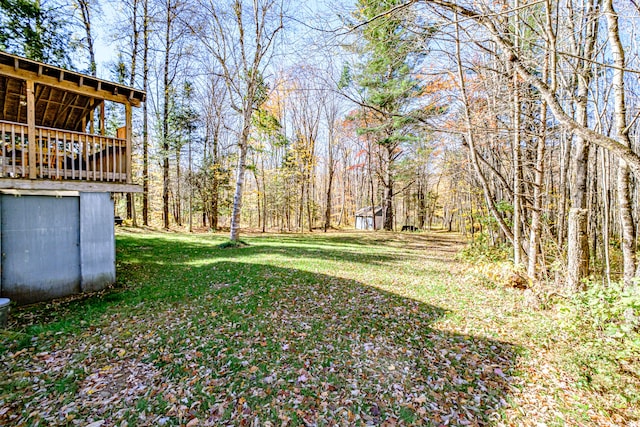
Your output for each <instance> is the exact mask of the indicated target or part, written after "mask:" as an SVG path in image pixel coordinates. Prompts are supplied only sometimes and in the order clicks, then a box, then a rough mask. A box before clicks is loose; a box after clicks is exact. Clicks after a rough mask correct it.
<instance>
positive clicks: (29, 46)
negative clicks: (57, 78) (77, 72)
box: [0, 0, 72, 67]
mask: <svg viewBox="0 0 640 427" xmlns="http://www.w3.org/2000/svg"><path fill="white" fill-rule="evenodd" d="M58 6H59V5H58V4H56V3H55V2H53V1H51V0H49V1H47V0H44V1H41V0H0V12H2V13H0V49H1V50H4V51H6V52H10V53H13V54H16V55H20V56H24V57H26V58H29V59H33V60H35V61H40V62H46V63H48V64H52V65H58V66H60V67H72V64H71V60H70V55H69V54H70V52H71V47H70V44H69V40H71V37H70V31H69V28H68V22H67V20H66V19H65V18H64V17H63V16H62V14H60V13H59V7H58Z"/></svg>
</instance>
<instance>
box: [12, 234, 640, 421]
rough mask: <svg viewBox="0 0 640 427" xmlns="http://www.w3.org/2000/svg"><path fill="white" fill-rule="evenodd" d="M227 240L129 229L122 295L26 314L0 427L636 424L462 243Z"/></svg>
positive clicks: (545, 321)
mask: <svg viewBox="0 0 640 427" xmlns="http://www.w3.org/2000/svg"><path fill="white" fill-rule="evenodd" d="M225 238H226V236H222V235H191V236H190V235H184V234H175V233H159V232H158V233H152V232H142V231H139V230H133V229H132V230H127V229H124V230H121V231H120V232H119V234H118V236H117V271H118V282H117V284H116V286H115V287H114V288H113V289H111V290H109V291H106V292H103V293H100V294H98V295H94V296H91V297H88V298H87V297H84V298H77V299H75V300H73V299H71V300H65V301H58V302H53V303H48V304H40V305H35V306H30V307H22V308H17V309H14V310H13V311H12V313H11V323H10V331H5V332H4V333H3V334H2V335H1V336H0V366H2V371H1V372H2V377H0V425H42V426H49V425H81V426H86V425H91V426H92V427H95V426H125V425H129V426H135V425H149V426H157V425H167V426H170V425H188V426H196V425H200V426H204V425H211V426H213V425H234V426H235V425H247V426H258V425H260V426H281V425H289V426H298V425H319V426H322V425H386V426H394V425H434V426H436V425H540V424H537V423H546V425H592V426H601V425H621V426H622V425H627V426H629V425H634V424H633V423H634V422H636V421H634V419H635V420H637V416H638V409H637V408H636V407H634V405H635V404H637V402H638V401H637V400H634V398H633V396H631V397H629V396H609V395H608V394H607V390H596V389H594V387H592V386H590V385H589V384H585V383H584V382H581V381H580V378H581V377H580V373H579V372H577V373H576V372H574V371H573V368H572V366H574V365H572V364H571V362H570V360H572V357H571V351H572V350H571V347H572V343H574V342H576V340H578V338H575V337H573V336H571V332H570V330H569V329H567V330H565V329H563V328H562V327H559V326H558V325H559V324H560V323H559V321H558V316H561V315H562V313H561V312H558V311H554V310H546V311H532V310H529V309H527V308H526V307H525V306H524V304H523V296H522V291H519V290H516V289H510V288H503V287H495V286H487V285H486V284H482V283H478V281H473V280H467V278H468V274H467V270H466V266H465V265H464V264H463V263H461V262H460V261H458V260H457V259H456V258H455V254H456V253H457V252H458V251H459V250H460V249H461V247H462V243H461V240H460V237H459V236H457V235H454V234H446V233H429V234H422V233H420V234H418V233H402V234H401V233H395V234H393V233H376V234H373V233H355V232H353V233H329V234H322V233H314V234H306V235H265V236H248V237H246V238H244V240H245V241H246V242H247V243H248V244H249V245H248V246H246V247H241V248H227V249H220V248H219V247H218V246H219V245H220V244H221V243H222V242H224V240H225ZM636 391H637V389H636ZM633 392H634V391H633V390H631V391H629V393H630V394H632V393H633ZM636 399H637V396H636ZM635 425H638V424H635Z"/></svg>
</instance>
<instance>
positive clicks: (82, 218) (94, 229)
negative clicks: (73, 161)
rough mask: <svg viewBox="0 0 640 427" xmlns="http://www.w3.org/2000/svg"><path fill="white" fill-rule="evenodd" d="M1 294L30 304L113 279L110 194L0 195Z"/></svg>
mask: <svg viewBox="0 0 640 427" xmlns="http://www.w3.org/2000/svg"><path fill="white" fill-rule="evenodd" d="M0 247H1V250H2V256H1V258H0V262H1V264H0V268H1V278H0V295H1V296H3V297H7V298H10V299H12V300H15V301H17V302H18V303H23V304H24V303H32V302H37V301H45V300H48V299H52V298H58V297H62V296H66V295H71V294H75V293H79V292H82V291H95V290H98V289H102V288H104V287H105V286H107V285H109V284H110V283H113V282H114V280H115V243H114V230H113V202H112V201H111V198H110V195H109V193H78V192H65V193H64V194H63V195H62V196H61V194H60V192H54V193H47V192H38V193H37V194H33V193H24V194H18V195H16V194H0Z"/></svg>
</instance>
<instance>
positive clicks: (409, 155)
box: [0, 0, 640, 292]
mask: <svg viewBox="0 0 640 427" xmlns="http://www.w3.org/2000/svg"><path fill="white" fill-rule="evenodd" d="M0 8H1V9H2V10H3V14H2V16H1V17H0V30H1V31H0V48H1V49H2V50H5V51H7V52H10V53H14V54H17V55H21V56H26V57H28V58H31V59H36V60H39V61H44V62H47V63H50V64H53V65H58V66H62V67H66V68H70V69H74V70H79V71H84V72H87V73H90V74H93V75H97V74H98V72H100V75H101V77H103V78H107V79H110V80H113V81H117V82H120V83H123V84H127V85H130V86H134V87H137V88H141V89H144V90H145V91H146V93H147V102H145V103H144V106H143V108H140V109H137V111H136V112H135V123H134V127H135V129H134V131H135V150H134V155H135V160H136V161H135V165H136V166H135V167H136V169H135V182H136V183H138V184H140V185H142V186H143V188H144V191H143V193H142V194H137V195H135V196H134V195H131V194H129V195H126V196H125V195H122V196H119V197H118V203H117V209H118V212H119V213H120V214H121V215H122V216H123V217H125V218H126V219H127V220H128V222H129V223H130V224H133V225H144V226H147V225H151V226H157V227H162V228H165V229H170V228H172V229H183V230H187V231H193V230H213V231H216V230H229V232H230V238H231V240H237V239H239V236H240V230H241V229H243V230H253V231H262V232H266V231H286V232H304V231H307V232H311V231H327V230H329V229H333V228H337V229H342V228H352V227H353V226H354V222H355V213H356V211H358V210H360V209H362V208H366V207H371V206H376V207H380V208H379V210H380V211H381V216H380V217H378V216H374V218H373V221H374V224H373V225H374V228H382V229H384V230H401V229H402V228H403V227H405V228H409V229H434V228H438V229H445V230H448V231H458V232H461V233H463V234H464V235H467V236H470V237H471V238H472V239H473V241H474V242H475V244H476V245H480V246H485V247H487V248H500V250H501V251H503V252H505V253H508V254H509V255H508V256H509V257H510V258H511V259H512V261H513V264H514V265H515V266H516V268H519V269H520V270H521V271H522V272H523V274H524V273H525V272H526V275H527V277H528V278H530V279H531V280H534V281H536V280H540V281H545V282H555V283H558V284H561V285H562V287H563V291H565V290H566V291H568V292H575V291H577V290H581V289H584V286H585V283H586V282H585V281H586V280H588V279H590V280H595V281H600V282H602V283H605V284H608V283H611V282H621V283H623V284H624V287H625V288H626V289H635V288H636V283H635V281H634V277H635V276H636V272H637V271H638V268H640V263H639V262H638V258H637V255H636V250H637V239H638V234H639V231H640V230H639V227H640V212H639V209H638V196H639V192H638V190H639V188H638V185H637V175H638V173H640V157H639V156H638V154H637V151H638V142H639V141H638V127H639V126H640V122H639V120H638V118H639V116H640V107H639V104H638V92H637V91H638V76H639V70H640V68H639V67H638V61H639V58H638V53H639V51H638V43H637V40H638V37H637V31H638V30H637V28H636V27H637V24H638V18H639V16H640V8H639V7H638V5H637V4H636V3H635V2H633V1H629V2H615V3H614V2H613V1H612V0H584V1H572V0H567V1H564V0H563V1H551V0H543V1H535V2H528V1H523V0H514V1H512V2H498V3H494V2H486V3H475V2H469V3H467V2H449V1H443V0H430V1H424V0H421V1H419V0H409V1H407V0H385V1H382V2H374V1H370V0H357V1H356V2H355V3H349V2H343V3H335V4H329V3H327V4H324V5H321V4H317V5H316V4H315V3H314V5H311V4H296V3H295V2H287V1H284V0H255V1H251V2H244V1H240V0H233V1H231V0H230V1H209V0H202V1H182V0H125V1H118V2H115V1H108V0H73V1H71V0H70V1H59V0H41V1H35V2H31V1H3V2H2V3H0ZM108 117H109V119H108V120H109V129H110V130H111V132H115V129H116V128H117V127H118V126H120V125H121V123H122V120H123V119H122V112H120V111H118V110H117V108H112V109H109V110H108ZM376 221H377V222H378V224H375V222H376Z"/></svg>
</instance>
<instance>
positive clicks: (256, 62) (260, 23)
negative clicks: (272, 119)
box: [189, 0, 284, 241]
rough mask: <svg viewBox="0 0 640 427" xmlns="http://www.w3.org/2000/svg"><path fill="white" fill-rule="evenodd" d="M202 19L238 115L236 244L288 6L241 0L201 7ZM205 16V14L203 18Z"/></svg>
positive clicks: (198, 31) (201, 29) (197, 29)
mask: <svg viewBox="0 0 640 427" xmlns="http://www.w3.org/2000/svg"><path fill="white" fill-rule="evenodd" d="M199 6H200V7H201V10H199V11H198V14H197V15H199V16H201V19H200V20H199V21H197V24H196V25H194V24H193V23H189V25H190V26H191V29H192V32H193V34H194V35H195V36H197V37H199V38H200V40H201V42H202V43H203V45H204V47H205V49H206V50H207V51H208V52H209V54H211V56H212V57H213V58H214V59H215V60H216V62H217V63H218V65H219V67H220V70H221V77H222V78H223V80H224V82H225V84H226V86H227V89H228V94H229V100H230V102H231V106H232V108H233V110H234V111H235V112H236V113H237V114H238V119H239V126H238V128H239V130H238V136H237V139H236V146H237V148H238V163H237V167H236V185H235V192H234V196H233V210H232V214H231V231H230V234H229V238H230V240H231V241H238V239H239V233H240V213H241V210H242V193H243V189H244V181H245V171H246V161H247V151H248V150H249V136H250V134H251V126H252V117H253V114H254V112H255V111H256V110H257V109H258V108H259V107H260V105H261V104H262V103H263V102H264V101H265V100H266V91H265V89H266V83H265V81H264V68H265V67H266V65H267V63H268V60H269V55H270V54H271V52H272V49H273V45H274V43H275V40H276V36H277V35H278V33H279V32H280V31H281V30H282V28H283V12H284V10H283V5H282V3H281V2H279V1H277V0H253V1H251V2H250V4H249V5H248V7H247V6H245V4H244V2H242V1H241V0H233V1H231V2H230V3H227V4H224V5H221V4H220V3H219V2H213V1H204V0H203V1H201V2H200V4H199ZM202 11H204V12H205V13H202Z"/></svg>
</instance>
